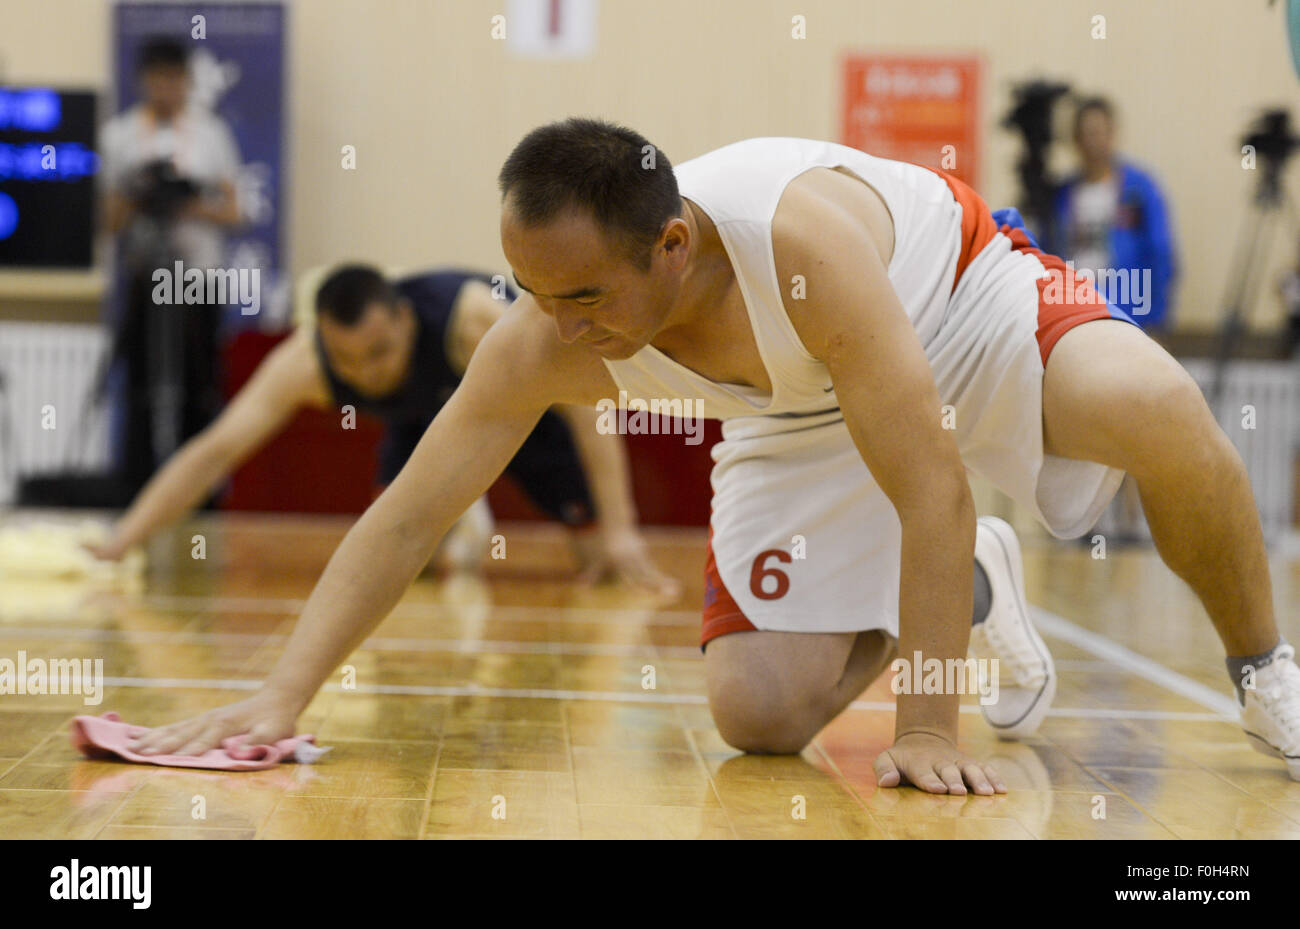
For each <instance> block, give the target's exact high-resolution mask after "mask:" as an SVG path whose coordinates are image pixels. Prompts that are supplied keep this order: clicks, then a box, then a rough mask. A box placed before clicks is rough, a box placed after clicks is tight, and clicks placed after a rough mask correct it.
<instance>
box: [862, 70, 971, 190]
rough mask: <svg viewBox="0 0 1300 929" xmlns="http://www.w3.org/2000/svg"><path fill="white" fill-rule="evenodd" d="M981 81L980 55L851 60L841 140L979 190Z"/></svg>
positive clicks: (870, 152) (868, 151) (871, 152)
mask: <svg viewBox="0 0 1300 929" xmlns="http://www.w3.org/2000/svg"><path fill="white" fill-rule="evenodd" d="M980 76H981V63H980V58H979V57H978V56H976V55H850V56H849V57H848V58H847V59H845V62H844V111H843V115H844V122H843V126H842V129H841V140H842V141H843V143H844V144H845V145H851V146H853V147H854V148H857V149H861V150H862V151H864V152H867V153H869V154H872V155H879V156H880V157H882V158H893V159H897V160H899V161H911V162H915V163H916V164H923V165H926V166H927V167H931V168H942V169H943V170H945V171H947V172H948V173H950V174H953V175H955V176H956V177H959V178H961V180H963V181H965V182H966V183H967V184H970V185H971V186H972V187H975V188H976V189H978V188H979V160H980V136H979V124H980V123H979V108H980Z"/></svg>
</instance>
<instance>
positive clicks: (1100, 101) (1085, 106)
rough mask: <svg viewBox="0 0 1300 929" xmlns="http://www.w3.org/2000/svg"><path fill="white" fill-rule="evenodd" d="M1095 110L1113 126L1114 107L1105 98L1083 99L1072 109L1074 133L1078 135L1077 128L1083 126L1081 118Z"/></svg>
mask: <svg viewBox="0 0 1300 929" xmlns="http://www.w3.org/2000/svg"><path fill="white" fill-rule="evenodd" d="M1093 110H1096V111H1097V112H1098V113H1101V114H1102V115H1103V116H1105V117H1106V121H1107V122H1108V123H1110V124H1111V125H1112V126H1113V125H1115V106H1114V104H1112V103H1111V102H1110V101H1109V100H1107V99H1106V98H1105V97H1084V98H1083V99H1082V100H1080V101H1079V102H1078V103H1077V104H1076V105H1075V108H1074V131H1075V133H1078V131H1079V126H1081V125H1082V124H1083V117H1084V116H1085V115H1087V114H1088V113H1090V112H1092V111H1093Z"/></svg>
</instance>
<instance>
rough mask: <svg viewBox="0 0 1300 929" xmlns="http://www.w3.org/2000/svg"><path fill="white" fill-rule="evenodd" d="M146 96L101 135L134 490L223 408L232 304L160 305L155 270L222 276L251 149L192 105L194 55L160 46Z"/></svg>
mask: <svg viewBox="0 0 1300 929" xmlns="http://www.w3.org/2000/svg"><path fill="white" fill-rule="evenodd" d="M137 73H138V76H139V80H140V91H141V100H140V102H139V103H137V104H136V105H134V106H132V107H131V108H129V109H127V110H126V111H124V112H122V113H120V114H118V115H117V116H115V117H113V119H111V120H109V122H108V123H107V124H106V125H105V126H104V127H103V130H102V132H101V139H102V143H101V146H100V157H101V171H100V180H101V185H102V190H103V192H104V193H103V196H104V204H103V206H104V211H103V222H104V226H105V228H106V229H107V231H108V232H110V233H112V234H114V235H115V236H116V237H117V246H118V253H119V254H118V257H119V258H120V267H121V273H122V274H123V275H124V278H125V280H124V281H123V287H122V288H121V289H120V291H119V292H120V293H121V294H122V297H123V306H122V308H121V310H120V312H119V313H118V315H117V321H116V332H115V339H114V357H115V359H116V360H119V361H121V362H123V363H124V364H125V367H126V384H127V386H126V390H127V396H126V416H125V423H124V435H123V445H124V448H123V454H122V456H121V461H122V471H123V477H124V478H125V481H126V483H127V485H128V486H129V487H130V488H131V490H132V491H134V490H138V489H139V487H140V486H142V485H143V484H144V482H145V481H146V480H147V479H148V478H149V475H150V474H151V473H152V472H153V470H154V468H155V466H156V464H157V463H158V462H160V461H163V460H165V459H166V458H167V456H168V455H170V454H171V453H172V452H173V451H175V450H176V449H177V448H178V447H179V446H180V445H181V443H183V442H184V441H185V440H186V439H188V438H190V437H191V436H193V435H195V434H197V433H198V432H199V431H200V430H202V429H203V428H204V426H206V425H207V424H208V422H210V421H211V419H212V417H213V416H214V415H215V414H216V411H217V409H218V408H219V403H220V396H219V388H218V377H217V354H218V345H217V332H218V327H219V324H220V316H221V307H219V306H210V305H191V304H187V305H185V306H183V307H172V306H155V305H154V303H153V291H154V288H155V282H154V280H153V274H154V272H155V271H156V270H157V269H159V268H165V269H168V270H169V271H170V270H171V269H173V268H174V266H175V262H177V261H180V262H182V263H183V265H184V267H185V268H186V269H189V268H199V269H207V268H217V267H220V266H221V264H222V261H223V250H224V239H225V230H226V229H228V228H229V227H232V226H235V225H237V224H238V223H239V222H240V210H239V202H238V198H237V196H236V180H237V176H238V172H239V167H240V156H239V148H238V146H237V145H236V143H235V139H234V136H233V135H232V133H231V131H230V129H229V127H227V126H226V124H225V123H224V122H223V121H222V119H221V118H220V117H219V116H217V115H216V114H215V113H213V112H211V111H210V110H208V109H206V108H204V107H199V106H195V105H192V104H191V103H190V102H189V95H190V76H189V71H188V53H187V50H186V48H185V46H184V45H183V44H181V43H180V42H179V41H177V40H175V39H171V38H155V39H151V40H148V41H147V42H146V43H145V44H144V46H143V48H142V50H141V53H140V57H139V62H138V65H137Z"/></svg>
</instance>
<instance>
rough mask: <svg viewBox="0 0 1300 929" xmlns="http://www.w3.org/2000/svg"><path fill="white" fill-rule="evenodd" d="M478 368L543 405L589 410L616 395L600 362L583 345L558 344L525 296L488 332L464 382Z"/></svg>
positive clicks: (545, 320)
mask: <svg viewBox="0 0 1300 929" xmlns="http://www.w3.org/2000/svg"><path fill="white" fill-rule="evenodd" d="M480 356H482V357H481V358H480ZM480 362H481V363H482V364H484V365H490V366H491V368H492V369H493V371H492V373H493V374H494V375H496V376H498V377H500V376H503V375H504V376H505V377H508V379H509V380H510V381H511V382H512V383H513V384H514V385H516V387H517V388H518V389H521V390H529V391H536V392H537V397H538V398H539V399H545V401H546V403H547V405H549V404H553V403H574V404H579V405H591V406H594V405H595V404H596V403H597V402H598V401H600V400H601V399H602V398H604V397H611V396H615V395H616V393H617V388H616V387H615V385H614V380H613V378H611V377H610V375H609V371H608V370H607V369H606V367H605V363H604V361H602V360H601V357H600V356H599V355H598V354H597V353H596V352H594V351H593V350H592V349H590V348H589V347H587V346H585V345H580V344H576V343H575V344H572V345H567V344H565V343H564V342H561V341H560V339H559V337H558V336H557V335H556V332H555V324H554V323H553V322H552V321H551V319H550V317H549V316H547V315H546V314H545V313H543V312H542V311H541V309H540V308H539V307H538V306H537V304H536V303H535V302H534V301H533V299H532V297H530V296H528V295H527V294H524V295H522V296H521V297H520V298H519V299H518V300H516V301H515V302H514V303H513V304H511V306H510V307H509V309H507V310H506V311H505V312H504V313H503V314H502V315H501V319H500V320H498V321H497V322H496V323H495V324H494V325H493V326H492V328H491V329H489V330H488V333H487V335H486V336H484V337H483V341H482V342H481V343H480V344H479V347H478V349H477V350H476V351H475V353H474V357H473V359H472V360H471V362H470V370H469V372H467V376H469V375H470V374H473V373H474V369H475V367H477V366H479V364H480Z"/></svg>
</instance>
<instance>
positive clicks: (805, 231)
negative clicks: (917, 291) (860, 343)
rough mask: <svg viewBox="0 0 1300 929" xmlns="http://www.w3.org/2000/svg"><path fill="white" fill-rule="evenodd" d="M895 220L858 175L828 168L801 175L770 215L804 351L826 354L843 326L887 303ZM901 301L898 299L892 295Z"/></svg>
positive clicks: (787, 300)
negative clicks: (772, 214) (774, 211)
mask: <svg viewBox="0 0 1300 929" xmlns="http://www.w3.org/2000/svg"><path fill="white" fill-rule="evenodd" d="M892 253H893V222H892V220H891V218H890V215H889V211H888V209H887V208H886V206H885V204H884V201H883V200H881V199H880V197H879V195H878V194H876V193H875V191H873V190H872V189H871V188H870V187H869V186H867V185H866V184H865V183H863V182H862V181H861V180H860V179H858V178H856V177H854V176H851V175H847V174H844V173H841V172H839V171H836V170H834V169H830V168H817V169H814V170H811V171H807V172H805V173H804V174H801V175H800V176H799V177H797V178H796V179H795V180H793V181H792V182H791V183H790V184H789V185H788V186H787V187H786V189H785V190H784V191H783V192H782V195H781V200H780V202H779V203H778V204H777V209H776V213H775V214H774V216H773V217H772V254H773V259H774V262H775V265H776V272H777V277H778V279H779V280H781V281H782V282H784V283H785V284H786V285H788V286H783V287H782V300H783V302H784V304H785V309H786V313H787V314H788V316H789V317H790V322H791V324H792V325H793V326H794V328H795V331H796V332H797V333H798V334H799V337H800V339H801V340H802V341H803V343H804V346H805V348H806V350H807V351H808V352H809V353H810V354H811V355H813V356H814V357H816V358H822V359H825V358H826V357H827V356H828V352H829V351H830V350H831V346H830V342H831V340H833V339H834V338H836V337H837V335H838V334H839V333H841V332H842V331H843V329H844V327H845V326H851V325H854V324H855V323H856V322H861V321H862V320H864V319H865V318H866V316H865V315H864V314H867V313H869V312H870V311H871V310H872V308H873V307H879V306H883V305H884V304H885V303H886V302H888V301H889V299H890V295H891V294H892V291H891V290H890V285H889V277H888V264H889V258H890V256H891V255H892ZM893 302H895V303H896V302H897V298H896V297H894V298H893Z"/></svg>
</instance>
